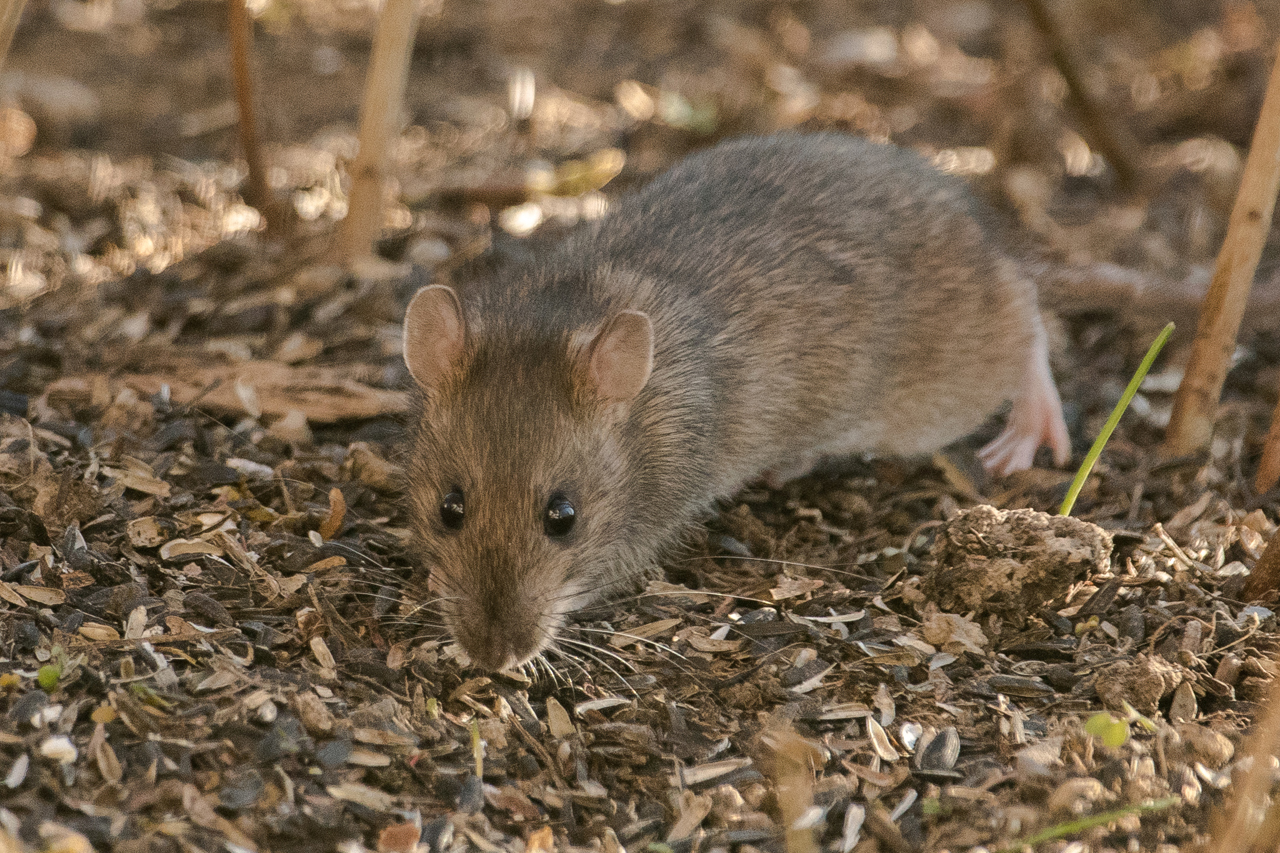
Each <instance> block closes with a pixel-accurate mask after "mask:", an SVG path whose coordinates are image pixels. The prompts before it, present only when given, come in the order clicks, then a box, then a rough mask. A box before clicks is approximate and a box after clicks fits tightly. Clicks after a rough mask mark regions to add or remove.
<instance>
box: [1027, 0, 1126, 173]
mask: <svg viewBox="0 0 1280 853" xmlns="http://www.w3.org/2000/svg"><path fill="white" fill-rule="evenodd" d="M1022 2H1023V4H1024V5H1025V6H1026V7H1027V12H1028V13H1029V14H1030V15H1031V20H1032V22H1033V23H1034V24H1035V25H1036V29H1038V30H1039V31H1040V35H1041V37H1043V38H1044V40H1045V42H1046V43H1047V44H1048V46H1049V54H1050V56H1052V57H1053V64H1054V65H1055V66H1056V67H1057V69H1058V73H1059V74H1061V75H1062V79H1063V80H1065V81H1066V82H1067V89H1068V91H1070V92H1071V99H1072V101H1073V102H1074V104H1075V107H1076V111H1077V112H1078V113H1079V114H1080V120H1081V121H1082V122H1084V128H1083V129H1084V132H1085V135H1086V136H1087V137H1088V139H1089V141H1090V142H1092V143H1093V145H1094V147H1095V148H1097V149H1098V150H1099V151H1101V152H1102V155H1103V156H1104V157H1106V158H1107V162H1109V163H1110V164H1111V168H1113V169H1115V172H1116V177H1117V178H1119V179H1120V184H1121V186H1123V187H1124V188H1125V190H1127V191H1129V192H1133V191H1134V190H1136V189H1137V188H1138V176H1139V172H1138V168H1137V167H1136V166H1135V165H1134V159H1133V156H1132V154H1131V152H1132V151H1133V150H1134V149H1135V148H1136V147H1137V143H1136V141H1135V140H1134V139H1133V136H1132V135H1131V134H1130V133H1129V132H1128V130H1127V129H1126V128H1125V127H1124V126H1123V125H1121V124H1119V123H1118V122H1116V121H1114V120H1113V118H1112V116H1114V115H1117V114H1118V112H1117V111H1116V110H1107V109H1104V108H1103V105H1102V104H1100V103H1099V102H1098V98H1097V97H1096V96H1095V95H1094V94H1093V93H1092V92H1090V91H1089V87H1088V86H1086V85H1085V83H1084V79H1083V78H1082V77H1081V76H1080V73H1079V72H1078V71H1077V70H1076V69H1078V68H1079V67H1080V66H1081V64H1082V63H1081V61H1080V58H1079V57H1078V56H1077V55H1076V52H1075V49H1074V48H1073V47H1072V46H1071V44H1070V42H1068V41H1067V37H1066V35H1064V34H1063V32H1062V29H1061V28H1060V27H1059V26H1058V22H1057V21H1056V20H1055V19H1054V17H1053V15H1052V14H1051V13H1050V12H1049V9H1048V8H1047V7H1046V6H1045V5H1044V0H1022Z"/></svg>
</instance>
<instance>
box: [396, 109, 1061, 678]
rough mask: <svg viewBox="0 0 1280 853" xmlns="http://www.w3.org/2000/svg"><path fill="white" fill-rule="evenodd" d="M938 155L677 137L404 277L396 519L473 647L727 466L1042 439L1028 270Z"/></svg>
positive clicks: (844, 143)
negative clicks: (493, 248)
mask: <svg viewBox="0 0 1280 853" xmlns="http://www.w3.org/2000/svg"><path fill="white" fill-rule="evenodd" d="M984 218H985V213H984V211H983V209H982V208H981V206H980V205H978V204H977V202H976V201H975V200H974V199H973V198H972V197H971V196H970V195H969V193H968V191H967V190H966V188H965V186H964V184H963V183H962V182H961V181H959V180H958V179H955V178H952V177H948V176H946V175H943V174H941V173H939V172H937V171H935V170H934V169H932V168H931V167H929V166H928V165H927V164H926V163H925V162H924V161H922V160H921V159H920V158H918V157H917V156H916V155H914V154H912V153H910V152H907V151H905V150H903V149H900V148H896V147H894V146H889V145H878V144H874V143H871V142H868V141H865V140H861V139H857V138H854V137H849V136H844V135H839V134H819V135H800V134H780V135H776V136H770V137H763V138H746V139H739V140H735V141H731V142H726V143H724V144H721V145H718V146H716V147H714V148H712V149H709V150H707V151H704V152H702V153H699V154H695V155H694V156H692V157H690V158H688V159H687V160H685V161H684V162H683V163H681V164H680V165H678V166H676V167H675V168H674V169H672V170H671V171H669V172H667V173H666V174H665V175H663V176H661V177H659V178H658V179H656V180H655V181H654V182H653V183H651V184H650V185H649V186H648V187H646V188H645V189H643V190H641V191H640V192H638V193H636V194H634V195H631V196H629V197H624V198H623V199H622V200H621V201H620V202H619V203H618V204H617V206H616V207H615V208H614V209H613V210H612V211H611V212H610V214H609V215H608V216H607V217H606V218H605V219H603V220H602V221H600V222H596V223H592V224H590V225H587V226H584V227H582V228H581V229H579V230H578V231H577V232H575V233H574V234H573V235H572V236H570V237H569V238H568V239H567V240H566V241H565V242H564V243H563V244H562V245H561V246H560V247H559V248H558V249H556V250H554V251H553V252H551V253H550V254H549V255H548V256H547V257H544V258H542V259H540V260H537V261H534V262H531V263H529V264H527V265H525V266H524V267H522V268H519V269H515V270H511V271H509V272H508V273H507V274H505V275H504V276H503V277H502V278H501V280H500V281H488V282H476V283H470V284H467V285H463V286H460V287H459V288H458V289H457V290H456V291H455V290H454V289H452V288H449V287H443V286H439V285H433V286H430V287H425V288H423V289H422V290H420V291H419V292H418V293H417V294H416V295H415V297H414V298H413V301H412V302H411V303H410V305H409V308H408V311H407V313H406V316H405V328H404V352H405V361H406V363H407V365H408V367H409V371H410V373H411V374H412V375H413V377H414V379H415V380H416V381H417V382H418V384H419V385H420V386H421V388H422V390H423V392H424V394H423V404H422V413H421V419H420V422H421V427H420V429H419V430H418V432H417V436H416V438H415V441H414V446H413V448H412V450H411V470H410V478H411V479H410V483H411V486H410V492H411V496H412V505H413V510H412V511H413V514H414V522H415V528H416V534H417V537H418V539H419V541H420V544H421V549H422V556H423V559H424V562H425V563H426V565H427V566H428V568H429V570H430V573H431V583H432V588H433V589H434V590H435V592H436V593H438V595H439V602H440V607H441V609H442V612H443V616H444V620H445V623H446V625H447V626H448V627H449V629H450V631H451V632H452V633H453V636H454V637H455V639H456V640H457V641H458V642H459V643H460V644H461V645H462V647H463V649H464V650H465V651H466V652H467V653H468V654H469V655H470V657H471V658H472V660H474V661H475V662H476V663H477V664H479V665H480V666H483V667H486V668H489V669H502V668H508V667H512V666H517V665H520V664H523V663H525V662H527V661H528V660H530V659H531V658H532V657H534V656H535V655H537V654H538V653H539V652H541V651H542V650H543V649H544V648H546V647H547V646H548V645H549V644H550V643H552V641H553V640H554V638H555V635H556V632H557V630H558V629H559V628H560V626H561V625H562V624H563V622H564V619H565V617H566V615H567V614H569V613H571V612H573V611H574V610H576V609H578V608H581V607H583V606H584V605H587V604H589V603H591V602H593V601H595V600H598V599H599V598H601V597H602V596H605V595H608V594H609V593H611V592H614V591H619V590H622V589H625V588H626V587H627V586H628V585H630V584H633V583H634V582H635V580H636V579H637V578H638V577H640V576H641V575H642V574H643V573H645V572H646V571H647V570H651V569H652V568H654V567H656V565H657V562H658V560H659V558H660V557H661V555H662V554H663V552H664V551H666V550H667V549H669V548H670V547H671V546H673V545H674V544H676V543H677V542H678V541H679V538H680V536H681V534H682V533H684V532H685V531H687V529H688V528H689V526H690V525H691V524H693V523H695V522H696V521H697V520H698V519H699V517H700V516H701V515H702V514H703V513H704V512H706V511H707V510H708V509H710V508H711V507H712V505H713V504H714V502H715V501H716V499H718V498H722V497H726V496H729V495H732V494H733V493H734V492H735V491H737V490H738V489H740V488H741V487H742V486H743V485H745V484H746V483H748V482H750V481H752V480H754V479H756V478H758V477H761V476H765V477H766V478H767V479H769V480H770V481H775V482H776V481H781V480H785V479H787V478H790V477H793V476H797V475H799V474H803V473H805V472H806V471H807V470H809V468H810V467H812V465H813V464H814V463H815V462H817V461H818V460H819V459H820V458H822V457H824V456H828V455H836V454H849V453H855V452H863V451H870V452H875V453H883V454H912V453H919V452H923V451H929V450H933V449H936V448H938V447H941V446H943V445H945V444H947V443H948V442H950V441H953V440H955V439H957V438H960V437H961V436H963V435H965V434H967V433H968V432H970V431H972V430H973V429H974V428H976V427H977V426H979V425H980V424H981V423H982V422H983V421H984V420H985V419H986V418H987V417H988V416H989V415H990V414H991V413H992V411H993V410H995V409H996V408H997V407H998V406H999V405H1000V404H1001V403H1002V402H1003V401H1005V400H1008V399H1012V400H1014V406H1013V410H1012V412H1011V415H1010V418H1009V426H1008V428H1007V429H1006V430H1005V432H1004V433H1003V434H1002V435H1001V436H1000V437H999V438H997V439H996V440H995V441H994V442H992V443H991V444H990V445H988V446H987V447H986V448H985V449H984V450H983V452H982V456H983V459H984V461H985V462H986V464H987V465H988V467H990V468H992V469H993V470H996V471H998V472H1006V471H1010V470H1014V469H1019V468H1026V467H1028V466H1029V465H1030V464H1031V461H1032V457H1033V455H1034V453H1035V451H1036V449H1037V447H1039V446H1040V444H1041V443H1048V444H1049V446H1050V447H1051V448H1052V450H1053V455H1054V459H1055V461H1056V462H1057V463H1058V464H1063V463H1065V461H1066V460H1067V458H1068V456H1069V441H1068V438H1067V433H1066V428H1065V426H1064V425H1063V421H1062V413H1061V405H1060V403H1059V400H1058V393H1057V390H1056V388H1055V387H1054V384H1053V379H1052V377H1051V376H1050V373H1049V364H1048V355H1047V350H1046V344H1045V332H1044V328H1043V326H1042V325H1041V320H1040V317H1039V314H1038V312H1037V307H1036V293H1035V288H1034V286H1033V284H1032V283H1031V281H1030V280H1029V279H1028V278H1026V277H1025V275H1024V274H1023V273H1022V272H1021V271H1020V269H1019V268H1018V266H1017V265H1016V264H1015V263H1014V262H1013V261H1011V260H1010V259H1009V258H1007V257H1005V256H1004V255H1002V254H1001V253H1000V252H999V251H998V250H997V249H996V248H994V247H993V245H992V241H991V240H990V238H989V235H988V233H987V231H986V229H985V227H984V225H983V220H984Z"/></svg>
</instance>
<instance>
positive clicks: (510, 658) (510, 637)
mask: <svg viewBox="0 0 1280 853" xmlns="http://www.w3.org/2000/svg"><path fill="white" fill-rule="evenodd" d="M456 634H457V639H458V642H459V643H460V644H461V645H462V648H463V649H465V650H466V652H467V655H468V656H470V658H471V660H472V662H473V663H475V665H476V666H478V667H480V668H481V669H485V670H489V671H490V672H497V671H499V670H504V669H510V668H512V667H515V666H518V665H520V664H522V663H524V662H525V661H527V660H528V659H529V658H531V657H533V656H534V655H535V654H537V653H538V651H539V650H540V648H539V646H540V636H541V632H540V631H538V630H537V629H536V626H533V625H529V624H525V625H516V624H512V623H506V622H496V621H493V620H490V619H481V620H475V621H474V622H471V623H469V624H467V623H462V624H459V625H458V626H457V630H456Z"/></svg>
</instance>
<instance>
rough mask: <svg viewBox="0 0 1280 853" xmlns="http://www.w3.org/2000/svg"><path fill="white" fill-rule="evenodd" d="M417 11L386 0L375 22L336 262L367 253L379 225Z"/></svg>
mask: <svg viewBox="0 0 1280 853" xmlns="http://www.w3.org/2000/svg"><path fill="white" fill-rule="evenodd" d="M418 11H419V10H418V0H387V3H386V5H385V6H384V7H383V9H382V16H381V18H380V19H379V21H378V33H377V35H376V36H375V37H374V40H373V56H372V59H371V61H370V66H369V76H368V77H367V78H366V79H365V90H364V101H363V102H362V103H361V105H360V151H359V153H357V154H356V159H355V162H354V163H353V164H352V166H351V195H350V197H349V199H348V204H347V217H346V219H344V220H343V222H342V229H341V231H340V232H339V234H338V244H337V247H336V251H337V258H338V260H340V261H350V260H352V259H354V258H358V257H364V256H368V255H371V254H373V241H374V240H375V239H376V238H377V236H378V230H379V229H380V228H381V227H382V204H383V188H384V186H385V183H386V181H385V178H386V172H387V158H388V153H389V149H390V143H391V137H392V135H393V134H394V133H395V132H396V130H397V129H398V125H399V121H400V108H401V105H402V104H403V103H404V90H405V86H406V84H407V83H408V79H409V58H410V56H411V55H412V53H413V36H414V33H416V32H417V29H418Z"/></svg>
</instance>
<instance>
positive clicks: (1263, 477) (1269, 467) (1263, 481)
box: [1253, 63, 1280, 580]
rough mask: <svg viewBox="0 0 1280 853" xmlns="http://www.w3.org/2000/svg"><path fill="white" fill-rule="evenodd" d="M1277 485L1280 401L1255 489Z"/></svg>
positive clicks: (1263, 453) (1265, 489) (1272, 422)
mask: <svg viewBox="0 0 1280 853" xmlns="http://www.w3.org/2000/svg"><path fill="white" fill-rule="evenodd" d="M1277 64H1280V63H1277ZM1276 483H1280V401H1277V402H1276V408H1275V411H1274V412H1272V413H1271V429H1269V430H1267V441H1266V444H1264V445H1263V447H1262V461H1261V462H1259V463H1258V475H1257V477H1256V478H1255V479H1254V481H1253V487H1254V488H1255V489H1257V490H1258V493H1259V494H1261V493H1263V492H1268V491H1270V490H1271V488H1272V487H1273V486H1275V484H1276ZM1278 559H1280V558H1278ZM1278 580H1280V578H1278Z"/></svg>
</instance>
